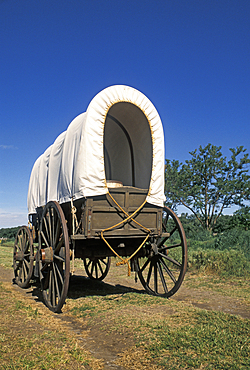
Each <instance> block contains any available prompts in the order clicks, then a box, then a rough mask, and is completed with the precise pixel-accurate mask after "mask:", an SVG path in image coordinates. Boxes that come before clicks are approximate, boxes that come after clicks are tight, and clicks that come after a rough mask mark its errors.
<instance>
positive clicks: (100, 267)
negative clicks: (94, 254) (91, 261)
mask: <svg viewBox="0 0 250 370" xmlns="http://www.w3.org/2000/svg"><path fill="white" fill-rule="evenodd" d="M97 265H98V266H99V269H100V271H101V274H103V269H102V266H101V264H100V260H98V261H97Z"/></svg>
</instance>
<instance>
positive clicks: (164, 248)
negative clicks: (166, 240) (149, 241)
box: [159, 243, 182, 252]
mask: <svg viewBox="0 0 250 370" xmlns="http://www.w3.org/2000/svg"><path fill="white" fill-rule="evenodd" d="M178 247H182V243H178V244H173V245H164V247H161V248H159V252H163V251H164V250H168V249H173V248H178Z"/></svg>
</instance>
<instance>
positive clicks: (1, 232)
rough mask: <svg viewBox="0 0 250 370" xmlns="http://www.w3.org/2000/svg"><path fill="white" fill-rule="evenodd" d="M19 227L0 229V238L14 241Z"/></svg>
mask: <svg viewBox="0 0 250 370" xmlns="http://www.w3.org/2000/svg"><path fill="white" fill-rule="evenodd" d="M19 228H20V226H17V227H9V228H2V229H0V238H8V239H15V237H16V234H17V231H18V229H19Z"/></svg>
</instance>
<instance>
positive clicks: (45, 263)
mask: <svg viewBox="0 0 250 370" xmlns="http://www.w3.org/2000/svg"><path fill="white" fill-rule="evenodd" d="M39 269H40V281H41V289H42V293H43V299H44V302H45V304H46V306H47V307H48V308H49V309H50V310H51V311H53V312H60V310H61V308H62V306H63V304H64V302H65V299H66V296H67V293H68V287H69V276H70V253H69V237H68V230H67V225H66V220H65V217H64V214H63V211H62V208H61V206H60V205H59V204H58V203H57V202H49V203H48V204H47V205H46V206H45V207H44V210H43V214H42V218H41V223H40V232H39Z"/></svg>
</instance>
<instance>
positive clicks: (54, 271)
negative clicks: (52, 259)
mask: <svg viewBox="0 0 250 370" xmlns="http://www.w3.org/2000/svg"><path fill="white" fill-rule="evenodd" d="M53 273H54V280H55V287H56V292H57V297H58V299H60V298H61V294H60V290H59V286H58V281H57V274H56V269H55V264H54V263H53Z"/></svg>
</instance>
